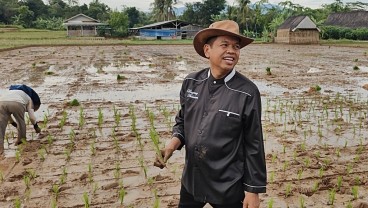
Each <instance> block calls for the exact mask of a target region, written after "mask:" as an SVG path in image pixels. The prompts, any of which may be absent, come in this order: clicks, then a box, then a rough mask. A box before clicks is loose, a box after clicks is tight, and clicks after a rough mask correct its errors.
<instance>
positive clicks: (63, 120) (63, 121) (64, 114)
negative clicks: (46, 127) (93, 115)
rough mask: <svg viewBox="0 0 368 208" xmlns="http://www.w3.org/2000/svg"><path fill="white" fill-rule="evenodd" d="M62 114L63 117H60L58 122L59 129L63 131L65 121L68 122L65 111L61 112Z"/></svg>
mask: <svg viewBox="0 0 368 208" xmlns="http://www.w3.org/2000/svg"><path fill="white" fill-rule="evenodd" d="M62 114H63V117H61V119H60V122H59V127H60V129H63V127H64V125H65V123H66V121H67V120H68V113H67V112H66V111H65V110H63V113H62Z"/></svg>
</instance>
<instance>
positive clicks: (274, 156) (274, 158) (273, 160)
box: [271, 153, 277, 163]
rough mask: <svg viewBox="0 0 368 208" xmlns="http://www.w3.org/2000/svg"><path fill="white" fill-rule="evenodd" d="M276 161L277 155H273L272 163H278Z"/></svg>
mask: <svg viewBox="0 0 368 208" xmlns="http://www.w3.org/2000/svg"><path fill="white" fill-rule="evenodd" d="M276 159H277V153H273V154H272V159H271V162H272V163H274V162H275V161H276Z"/></svg>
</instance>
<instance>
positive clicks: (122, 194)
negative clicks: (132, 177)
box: [119, 186, 126, 205]
mask: <svg viewBox="0 0 368 208" xmlns="http://www.w3.org/2000/svg"><path fill="white" fill-rule="evenodd" d="M125 194H126V191H125V189H124V186H122V187H121V188H120V190H119V201H120V204H121V205H122V204H123V203H124V197H125Z"/></svg>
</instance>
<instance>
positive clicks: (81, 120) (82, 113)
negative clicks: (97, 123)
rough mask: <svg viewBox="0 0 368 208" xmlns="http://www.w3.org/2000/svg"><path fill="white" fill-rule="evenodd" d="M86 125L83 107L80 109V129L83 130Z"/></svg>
mask: <svg viewBox="0 0 368 208" xmlns="http://www.w3.org/2000/svg"><path fill="white" fill-rule="evenodd" d="M84 124H86V119H85V117H84V109H83V107H82V106H81V107H80V108H79V123H78V126H79V128H82V127H83V126H84Z"/></svg>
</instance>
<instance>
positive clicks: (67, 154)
mask: <svg viewBox="0 0 368 208" xmlns="http://www.w3.org/2000/svg"><path fill="white" fill-rule="evenodd" d="M71 153H72V151H71V150H70V148H68V149H66V150H65V151H64V154H65V156H66V159H65V160H66V161H70V155H71Z"/></svg>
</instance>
